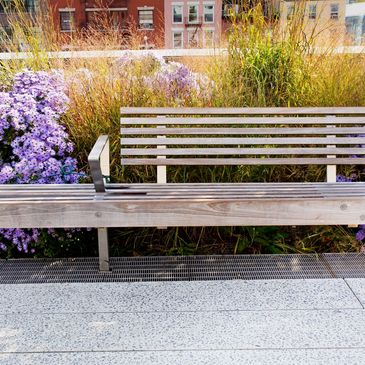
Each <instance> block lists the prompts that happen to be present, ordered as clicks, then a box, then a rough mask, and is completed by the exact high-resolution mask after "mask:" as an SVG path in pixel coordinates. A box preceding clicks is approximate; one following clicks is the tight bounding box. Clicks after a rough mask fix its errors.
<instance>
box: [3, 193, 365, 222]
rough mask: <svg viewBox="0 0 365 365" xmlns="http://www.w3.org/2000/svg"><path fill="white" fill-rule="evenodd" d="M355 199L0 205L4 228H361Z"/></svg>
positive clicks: (364, 213)
mask: <svg viewBox="0 0 365 365" xmlns="http://www.w3.org/2000/svg"><path fill="white" fill-rule="evenodd" d="M364 203H365V198H363V199H359V197H351V196H346V197H326V198H323V196H318V197H303V198H301V197H297V196H296V195H294V196H292V197H290V194H289V193H286V195H285V199H283V197H282V196H281V197H270V198H265V197H255V198H253V199H249V198H241V199H240V198H237V197H235V198H230V197H224V196H222V197H211V198H202V197H192V198H189V199H184V198H183V199H172V198H169V199H168V198H164V199H162V198H161V197H158V198H157V197H156V198H151V199H148V200H146V199H135V198H130V199H129V200H121V199H118V198H117V197H116V198H115V199H110V200H109V199H106V200H102V201H100V200H89V201H78V203H77V204H75V202H74V201H72V200H65V201H54V200H53V201H49V202H47V201H42V202H41V203H40V202H38V201H36V200H32V201H26V202H25V201H24V202H16V201H13V202H7V203H6V205H5V206H3V203H2V202H1V201H0V226H1V227H3V228H13V227H22V228H34V227H37V228H48V227H54V228H58V227H158V226H159V225H161V223H162V222H163V224H164V226H166V227H169V226H175V227H178V226H179V227H180V226H239V225H245V226H266V225H268V226H272V225H285V226H287V225H326V224H331V225H334V224H362V223H364V222H365V208H364V206H365V204H364Z"/></svg>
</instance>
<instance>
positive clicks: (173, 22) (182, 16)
mask: <svg viewBox="0 0 365 365" xmlns="http://www.w3.org/2000/svg"><path fill="white" fill-rule="evenodd" d="M175 5H176V6H181V22H175V21H174V6H175ZM171 9H172V24H184V4H183V3H172V6H171Z"/></svg>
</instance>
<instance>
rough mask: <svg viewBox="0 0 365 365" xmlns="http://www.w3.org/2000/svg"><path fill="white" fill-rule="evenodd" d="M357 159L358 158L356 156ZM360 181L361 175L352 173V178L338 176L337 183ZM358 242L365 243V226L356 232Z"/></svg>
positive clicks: (362, 225) (360, 226)
mask: <svg viewBox="0 0 365 365" xmlns="http://www.w3.org/2000/svg"><path fill="white" fill-rule="evenodd" d="M354 157H356V156H354ZM358 180H359V175H358V174H356V173H352V174H350V176H345V175H342V174H338V175H337V176H336V181H337V182H343V183H347V182H349V183H351V182H354V181H358ZM355 238H356V240H357V241H360V242H361V241H364V239H365V224H360V225H359V227H358V231H357V232H356V236H355Z"/></svg>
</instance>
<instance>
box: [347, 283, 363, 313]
mask: <svg viewBox="0 0 365 365" xmlns="http://www.w3.org/2000/svg"><path fill="white" fill-rule="evenodd" d="M344 281H345V282H346V283H347V284H348V286H349V287H350V288H351V290H352V292H353V293H354V295H355V296H356V297H357V298H358V300H359V301H360V302H361V303H362V305H363V306H364V307H365V278H346V279H345V280H344Z"/></svg>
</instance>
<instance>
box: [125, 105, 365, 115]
mask: <svg viewBox="0 0 365 365" xmlns="http://www.w3.org/2000/svg"><path fill="white" fill-rule="evenodd" d="M120 112H121V114H122V115H199V114H205V115H335V114H341V115H355V114H356V115H360V114H363V115H365V107H302V108H287V107H274V108H211V107H209V108H192V107H189V108H149V107H123V108H121V110H120Z"/></svg>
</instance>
